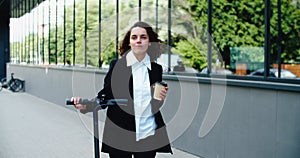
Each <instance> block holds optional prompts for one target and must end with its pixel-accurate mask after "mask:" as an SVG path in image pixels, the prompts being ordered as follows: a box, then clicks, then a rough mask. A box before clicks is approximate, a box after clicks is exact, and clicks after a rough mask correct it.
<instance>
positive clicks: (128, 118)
mask: <svg viewBox="0 0 300 158" xmlns="http://www.w3.org/2000/svg"><path fill="white" fill-rule="evenodd" d="M126 64H127V63H126V58H125V57H124V58H121V59H119V60H113V61H112V62H111V63H110V68H109V71H108V73H107V74H106V76H105V78H104V86H103V89H102V90H101V91H100V92H99V93H98V98H100V97H101V96H102V94H105V96H106V99H128V105H127V106H122V105H120V106H110V107H108V108H107V117H106V120H105V127H104V132H103V143H102V152H108V153H109V152H118V151H120V150H122V151H129V152H141V151H149V150H155V151H157V152H171V153H172V150H171V147H170V143H169V138H168V135H167V131H166V127H165V123H164V121H163V117H162V115H161V113H160V110H159V109H160V107H161V106H162V104H163V101H158V100H155V99H152V100H151V106H152V107H151V108H152V113H153V114H154V116H155V122H156V124H157V129H156V130H155V135H154V136H150V137H148V138H146V139H143V140H140V141H136V140H135V137H136V133H135V131H136V130H135V116H134V107H133V80H132V71H131V66H129V67H127V65H126ZM148 72H149V79H150V85H149V86H151V85H153V84H154V83H155V82H157V81H162V66H161V65H159V64H157V63H154V62H152V63H151V70H149V69H148ZM151 94H152V95H153V88H151ZM92 108H93V107H89V108H88V109H87V110H85V111H82V112H83V113H84V112H87V111H92Z"/></svg>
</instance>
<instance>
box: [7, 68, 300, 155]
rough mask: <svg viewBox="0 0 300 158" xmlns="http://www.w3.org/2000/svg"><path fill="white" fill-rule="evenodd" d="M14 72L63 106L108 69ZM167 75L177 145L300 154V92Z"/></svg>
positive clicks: (166, 109) (198, 150)
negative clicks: (68, 99)
mask: <svg viewBox="0 0 300 158" xmlns="http://www.w3.org/2000/svg"><path fill="white" fill-rule="evenodd" d="M10 72H14V73H15V77H18V78H22V79H24V80H25V84H26V92H27V93H30V94H32V95H35V96H38V97H40V98H43V99H45V100H48V101H50V102H53V103H56V104H58V105H61V106H64V104H65V99H66V98H68V97H71V96H81V97H83V98H93V97H95V96H96V94H97V92H98V91H99V89H101V87H102V84H103V78H104V75H105V73H106V71H105V70H103V71H100V70H92V69H73V68H71V67H62V68H58V67H46V66H24V65H12V64H11V65H8V73H10ZM164 80H165V81H166V82H168V85H169V93H168V97H167V100H166V102H165V104H164V106H163V108H162V113H163V116H164V118H165V122H166V124H167V127H168V132H169V137H170V140H171V141H172V146H174V147H175V148H178V149H181V150H184V151H187V152H189V153H192V154H195V155H197V156H199V157H205V158H254V157H255V158H266V157H268V158H269V157H270V158H271V157H272V158H282V157H286V158H298V157H299V155H300V126H299V122H300V97H299V94H300V92H299V91H288V90H279V89H276V88H275V89H272V88H254V87H246V86H238V85H232V84H228V83H229V82H226V80H225V79H221V80H223V82H219V80H220V79H205V78H203V79H202V78H199V77H193V76H190V77H182V76H176V75H164ZM224 81H225V82H224ZM252 84H258V82H253V83H252ZM277 84H280V83H277ZM275 86H276V85H275Z"/></svg>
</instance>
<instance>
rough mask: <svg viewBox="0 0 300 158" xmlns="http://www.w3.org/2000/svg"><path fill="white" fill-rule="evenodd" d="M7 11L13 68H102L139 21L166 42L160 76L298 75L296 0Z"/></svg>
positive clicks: (58, 4)
mask: <svg viewBox="0 0 300 158" xmlns="http://www.w3.org/2000/svg"><path fill="white" fill-rule="evenodd" d="M11 6H12V9H11V15H12V16H11V19H10V47H11V48H10V50H11V59H10V61H11V63H16V64H35V65H57V66H61V65H62V66H66V65H68V66H75V67H91V68H107V67H108V64H109V62H110V61H111V60H112V59H115V58H117V57H118V56H117V55H116V54H117V50H118V44H119V42H120V40H121V39H122V37H123V35H124V34H125V32H126V31H127V29H128V27H129V26H131V25H132V24H133V23H134V22H136V21H139V20H141V21H145V22H148V23H150V24H151V25H152V26H153V27H154V28H155V29H156V31H157V33H158V34H159V37H160V39H161V40H162V41H163V45H164V48H166V49H165V51H164V52H163V54H162V55H161V57H160V58H158V59H157V62H158V63H160V64H161V65H162V66H163V68H164V72H165V73H168V74H173V73H175V74H181V75H186V74H187V75H188V74H189V73H193V74H195V73H196V74H198V75H200V76H213V75H226V76H227V77H229V78H230V77H233V78H250V79H259V78H263V79H268V78H282V79H293V80H297V79H298V78H299V77H300V42H298V41H300V31H299V30H300V10H299V8H300V2H299V1H297V0H294V1H290V0H265V1H260V0H254V1H251V2H249V1H247V0H241V1H228V0H220V1H212V0H209V1H206V0H185V1H177V0H173V1H171V0H168V1H159V0H143V1H141V0H116V1H111V0H45V1H40V0H23V1H17V0H12V1H11ZM278 65H279V66H278ZM264 70H266V72H265V71H264ZM267 74H269V75H267Z"/></svg>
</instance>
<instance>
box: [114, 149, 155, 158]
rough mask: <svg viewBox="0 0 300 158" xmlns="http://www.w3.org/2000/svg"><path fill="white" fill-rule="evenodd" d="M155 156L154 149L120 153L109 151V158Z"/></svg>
mask: <svg viewBox="0 0 300 158" xmlns="http://www.w3.org/2000/svg"><path fill="white" fill-rule="evenodd" d="M132 155H133V157H134V158H155V156H156V152H155V151H147V152H134V153H131V152H122V153H109V157H110V158H132Z"/></svg>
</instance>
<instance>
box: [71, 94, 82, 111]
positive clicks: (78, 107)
mask: <svg viewBox="0 0 300 158" xmlns="http://www.w3.org/2000/svg"><path fill="white" fill-rule="evenodd" d="M80 100H81V98H80V97H72V98H71V101H72V102H73V103H74V107H75V108H76V109H79V110H85V109H86V105H84V104H79V102H80Z"/></svg>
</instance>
